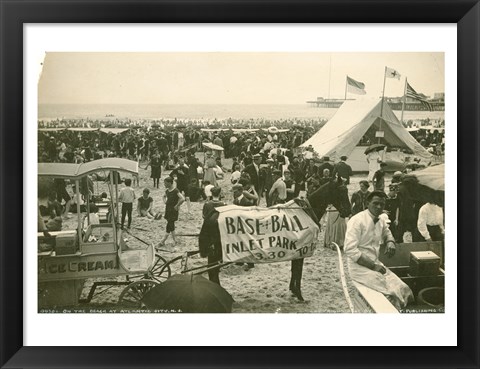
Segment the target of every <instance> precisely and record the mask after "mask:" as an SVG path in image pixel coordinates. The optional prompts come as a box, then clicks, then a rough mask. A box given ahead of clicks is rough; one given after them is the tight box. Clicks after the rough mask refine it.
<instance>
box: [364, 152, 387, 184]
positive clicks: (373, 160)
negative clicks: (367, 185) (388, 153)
mask: <svg viewBox="0 0 480 369" xmlns="http://www.w3.org/2000/svg"><path fill="white" fill-rule="evenodd" d="M382 161H383V150H382V151H371V152H369V153H368V154H367V163H368V177H367V180H368V181H369V182H371V181H372V179H373V175H374V174H375V172H376V171H377V170H379V169H380V163H381V162H382Z"/></svg>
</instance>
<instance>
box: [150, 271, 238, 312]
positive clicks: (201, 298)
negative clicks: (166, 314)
mask: <svg viewBox="0 0 480 369" xmlns="http://www.w3.org/2000/svg"><path fill="white" fill-rule="evenodd" d="M142 302H143V303H144V304H145V306H146V307H147V308H148V309H158V310H173V311H176V312H182V313H231V312H232V304H233V298H232V296H231V295H230V294H229V293H228V292H227V291H226V290H225V289H224V288H223V287H221V286H220V285H219V284H217V283H214V282H211V281H209V280H208V279H205V278H204V277H202V276H200V275H193V274H177V275H174V276H172V277H170V278H168V279H167V280H166V281H165V282H163V283H162V284H160V285H159V286H156V287H154V288H152V289H151V290H150V291H148V292H147V293H146V294H145V296H144V297H143V299H142Z"/></svg>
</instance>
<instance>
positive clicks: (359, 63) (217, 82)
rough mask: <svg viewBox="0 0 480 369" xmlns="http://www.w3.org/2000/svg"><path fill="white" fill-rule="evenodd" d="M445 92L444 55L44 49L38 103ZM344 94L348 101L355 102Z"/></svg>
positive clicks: (273, 100) (292, 99)
mask: <svg viewBox="0 0 480 369" xmlns="http://www.w3.org/2000/svg"><path fill="white" fill-rule="evenodd" d="M386 66H387V67H389V68H393V69H395V70H396V71H397V72H398V73H400V75H401V79H400V81H398V80H396V79H391V78H387V79H386V84H385V96H403V92H404V87H405V77H407V78H408V82H409V84H410V85H411V86H412V87H413V88H414V89H415V90H416V91H417V92H419V93H423V94H425V95H427V96H433V94H434V93H435V92H444V91H445V87H444V86H445V58H444V53H431V52H428V53H427V52H425V53H419V52H414V53H406V52H402V53H386V52H382V53H337V52H336V53H326V52H321V53H315V52H306V53H302V52H279V53H271V52H268V53H258V52H255V53H249V52H211V53H210V52H198V53H180V52H175V53H165V52H158V53H153V52H152V53H138V52H132V53H125V52H121V53H114V52H108V53H98V52H95V53H89V52H49V53H47V54H46V56H45V59H44V61H43V70H42V73H41V76H40V79H39V86H38V101H39V103H40V104H303V103H305V102H306V101H308V100H315V99H316V98H317V97H325V98H328V97H329V98H343V97H344V96H345V80H346V76H347V75H348V76H349V77H351V78H353V79H355V80H357V81H359V82H363V83H364V84H365V90H366V91H367V96H371V97H375V96H378V97H380V96H381V95H382V87H383V83H384V71H385V67H386ZM355 96H358V95H354V94H351V93H349V94H348V95H347V97H348V98H355Z"/></svg>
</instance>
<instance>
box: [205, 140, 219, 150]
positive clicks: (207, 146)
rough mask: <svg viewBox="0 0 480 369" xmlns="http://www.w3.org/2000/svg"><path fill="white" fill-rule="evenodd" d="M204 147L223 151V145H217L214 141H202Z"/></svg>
mask: <svg viewBox="0 0 480 369" xmlns="http://www.w3.org/2000/svg"><path fill="white" fill-rule="evenodd" d="M202 145H203V147H206V148H207V149H210V150H217V151H223V147H222V146H219V145H215V144H214V143H211V142H202Z"/></svg>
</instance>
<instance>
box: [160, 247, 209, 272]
mask: <svg viewBox="0 0 480 369" xmlns="http://www.w3.org/2000/svg"><path fill="white" fill-rule="evenodd" d="M198 253H200V251H198V250H195V251H187V252H186V253H184V254H183V255H180V256H177V257H175V258H173V259H172V260H170V261H169V262H167V263H166V264H165V265H164V266H163V267H162V268H160V270H159V272H158V275H160V276H162V277H164V276H166V275H167V270H168V271H169V272H168V277H170V276H171V275H175V274H182V272H183V271H185V270H186V269H189V268H190V267H191V266H193V265H194V264H195V265H196V264H197V263H198V261H197V262H194V263H193V264H192V259H189V258H190V257H191V256H194V255H196V254H198Z"/></svg>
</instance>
